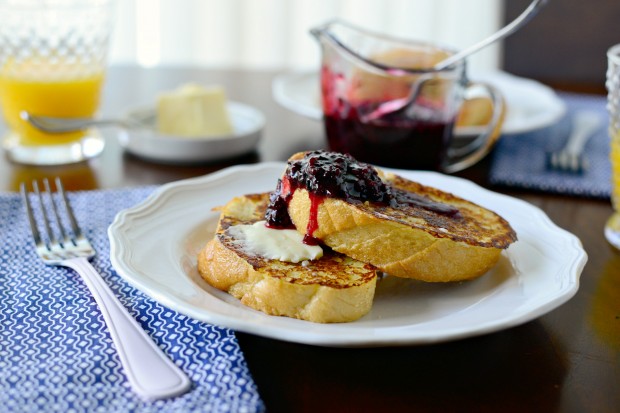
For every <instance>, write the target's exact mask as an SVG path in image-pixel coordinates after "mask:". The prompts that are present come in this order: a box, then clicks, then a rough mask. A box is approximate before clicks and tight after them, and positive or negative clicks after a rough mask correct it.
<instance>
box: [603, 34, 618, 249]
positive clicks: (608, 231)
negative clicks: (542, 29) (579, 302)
mask: <svg viewBox="0 0 620 413" xmlns="http://www.w3.org/2000/svg"><path fill="white" fill-rule="evenodd" d="M607 64H608V66H607V91H608V93H607V108H608V111H609V136H610V138H611V140H610V145H611V151H610V159H611V175H612V176H611V185H612V191H611V203H612V206H613V208H614V213H613V215H612V216H611V217H610V218H609V219H608V220H607V224H606V225H605V237H606V238H607V240H608V241H609V242H610V243H611V244H612V245H614V246H615V247H616V248H618V249H620V44H617V45H615V46H613V47H611V48H610V49H609V50H608V51H607Z"/></svg>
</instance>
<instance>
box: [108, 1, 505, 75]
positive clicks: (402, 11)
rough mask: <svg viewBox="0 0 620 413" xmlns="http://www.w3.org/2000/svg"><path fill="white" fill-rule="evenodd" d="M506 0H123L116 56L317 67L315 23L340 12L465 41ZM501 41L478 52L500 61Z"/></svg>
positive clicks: (482, 60) (485, 31) (478, 35)
mask: <svg viewBox="0 0 620 413" xmlns="http://www.w3.org/2000/svg"><path fill="white" fill-rule="evenodd" d="M502 4H503V0H117V3H116V13H117V19H116V26H115V32H114V35H113V39H112V46H111V50H110V62H111V63H112V64H115V63H116V64H118V63H137V64H140V65H143V66H147V67H148V66H156V65H198V66H205V67H217V68H221V67H240V68H259V69H308V68H316V67H317V65H318V62H319V49H318V46H317V45H316V44H315V41H314V40H313V39H312V37H311V36H310V35H309V33H308V30H309V29H310V28H311V27H313V26H315V25H317V24H321V23H323V22H325V21H327V20H329V19H331V18H334V17H339V18H342V19H345V20H347V21H349V22H351V23H355V24H357V25H359V26H362V27H366V28H368V29H373V30H375V31H379V32H384V33H386V34H390V35H395V36H399V37H405V38H412V39H420V40H428V41H436V42H439V43H441V44H445V45H449V46H453V47H456V48H464V47H466V46H469V45H471V44H473V43H475V42H476V41H478V40H480V39H482V38H484V37H485V36H487V35H489V34H491V33H492V32H494V31H495V30H497V29H498V28H499V27H500V24H501V22H500V20H501V19H500V16H501V15H502V10H503V8H502ZM500 53H501V51H500V47H499V46H493V47H490V48H488V49H486V50H484V51H481V52H479V53H478V54H477V55H476V56H475V57H473V58H472V59H470V63H469V65H470V68H472V69H473V70H486V69H494V68H497V67H498V66H499V58H500Z"/></svg>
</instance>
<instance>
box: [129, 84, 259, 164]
mask: <svg viewBox="0 0 620 413" xmlns="http://www.w3.org/2000/svg"><path fill="white" fill-rule="evenodd" d="M126 121H127V122H128V123H131V124H137V125H140V127H136V128H129V129H125V130H123V132H122V134H121V136H120V142H121V145H123V147H124V148H125V149H126V150H127V151H128V152H130V153H132V154H134V155H136V156H139V157H141V158H144V159H147V160H151V161H155V162H163V163H198V162H210V161H216V160H220V159H225V158H231V157H234V156H239V155H243V154H245V153H248V152H251V151H253V150H254V149H255V148H256V146H257V144H258V142H259V140H260V138H261V135H262V131H263V128H264V126H265V117H264V115H263V114H262V113H261V112H260V111H259V110H257V109H256V108H253V107H251V106H249V105H246V104H243V103H239V102H234V101H230V100H228V99H227V98H226V93H225V90H224V88H223V87H221V86H209V87H205V86H202V85H199V84H194V83H190V84H186V85H183V86H180V87H179V88H177V89H176V90H173V91H170V92H165V93H161V94H160V96H159V97H158V100H157V104H156V105H155V107H145V108H137V109H134V110H132V111H130V112H129V113H128V114H127V115H126Z"/></svg>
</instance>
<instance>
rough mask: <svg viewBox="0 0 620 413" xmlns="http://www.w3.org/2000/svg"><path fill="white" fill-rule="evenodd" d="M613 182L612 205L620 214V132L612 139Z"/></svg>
mask: <svg viewBox="0 0 620 413" xmlns="http://www.w3.org/2000/svg"><path fill="white" fill-rule="evenodd" d="M610 157H611V182H612V192H611V200H612V205H613V206H614V209H615V210H616V212H620V130H618V131H616V132H615V134H614V136H612V137H611V155H610Z"/></svg>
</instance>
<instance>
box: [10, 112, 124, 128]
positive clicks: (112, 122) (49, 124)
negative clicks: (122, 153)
mask: <svg viewBox="0 0 620 413" xmlns="http://www.w3.org/2000/svg"><path fill="white" fill-rule="evenodd" d="M20 116H21V118H22V119H23V120H25V121H27V122H28V123H30V124H31V125H32V126H34V127H35V128H37V129H39V130H42V131H43V132H47V133H66V132H75V131H80V130H84V129H88V128H92V127H95V126H118V127H121V128H129V127H130V125H129V124H128V123H127V122H124V121H122V120H120V119H93V118H55V117H49V116H38V115H32V114H30V113H28V112H22V113H21V114H20Z"/></svg>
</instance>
